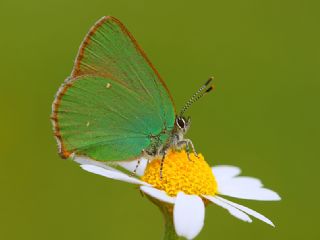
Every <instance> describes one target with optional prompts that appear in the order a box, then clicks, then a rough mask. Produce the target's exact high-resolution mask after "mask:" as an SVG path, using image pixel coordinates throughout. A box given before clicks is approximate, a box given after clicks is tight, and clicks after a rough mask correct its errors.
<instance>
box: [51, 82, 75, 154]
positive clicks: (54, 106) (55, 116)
mask: <svg viewBox="0 0 320 240" xmlns="http://www.w3.org/2000/svg"><path fill="white" fill-rule="evenodd" d="M72 84H73V83H72V81H70V79H69V78H67V79H66V80H65V81H64V83H63V84H62V85H61V86H60V87H59V90H58V92H57V93H56V96H55V99H54V101H53V103H52V113H51V117H50V118H51V122H52V126H53V132H54V136H55V138H56V141H57V144H58V153H59V155H60V156H61V157H62V158H64V159H66V158H69V157H70V156H71V155H72V152H69V151H68V150H67V149H66V148H65V146H64V144H63V141H62V136H61V132H60V126H59V120H58V108H59V106H60V103H61V99H62V97H63V95H64V94H65V93H66V91H67V90H68V88H69V87H71V86H72Z"/></svg>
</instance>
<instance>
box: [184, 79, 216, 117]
mask: <svg viewBox="0 0 320 240" xmlns="http://www.w3.org/2000/svg"><path fill="white" fill-rule="evenodd" d="M212 80H213V77H210V78H209V79H208V80H207V81H206V82H205V84H204V85H203V86H201V88H199V90H198V91H196V92H195V94H193V96H192V97H191V98H190V99H189V100H188V101H187V102H186V104H185V105H184V107H183V108H182V110H181V112H180V116H182V115H183V114H184V113H185V112H186V111H187V110H188V108H189V107H190V106H191V105H192V104H193V103H195V102H196V101H198V100H199V99H200V98H202V97H203V96H204V95H206V94H207V93H209V92H211V90H212V89H213V85H211V86H210V87H208V85H209V84H210V83H211V81H212ZM207 87H208V88H207ZM205 89H206V90H205ZM204 90H205V91H204Z"/></svg>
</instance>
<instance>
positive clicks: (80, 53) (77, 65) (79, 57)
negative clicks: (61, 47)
mask: <svg viewBox="0 0 320 240" xmlns="http://www.w3.org/2000/svg"><path fill="white" fill-rule="evenodd" d="M106 21H113V22H115V23H116V24H118V25H119V26H120V28H121V30H122V31H123V33H124V34H125V35H127V36H128V37H129V38H130V39H131V41H132V42H133V43H134V46H135V48H136V49H137V51H138V52H139V53H140V54H141V56H142V57H143V58H144V59H145V60H146V62H147V63H148V64H149V66H150V67H151V69H152V70H153V71H154V73H155V74H156V75H157V77H158V79H159V80H160V82H161V83H162V85H163V86H164V88H165V89H166V90H167V93H168V95H169V97H170V99H171V102H172V105H173V108H174V111H176V108H175V105H174V102H173V98H172V96H171V94H170V91H169V89H168V87H167V85H166V83H165V82H164V81H163V79H162V78H161V76H160V74H159V72H158V71H157V69H156V68H155V67H154V66H153V64H152V63H151V61H150V60H149V58H148V57H147V55H146V53H145V52H144V51H143V50H142V48H141V47H140V46H139V44H138V42H137V41H136V39H135V38H134V37H133V35H132V34H131V33H130V32H129V31H128V29H127V28H126V27H125V26H124V24H123V23H122V22H121V21H120V20H118V19H117V18H115V17H112V16H104V17H102V18H101V19H99V20H98V21H97V22H96V23H95V24H94V25H93V27H91V29H90V30H89V32H88V33H87V35H86V37H85V38H84V40H83V41H82V43H81V45H80V48H79V51H78V55H77V57H76V61H75V64H74V67H73V70H72V73H71V77H77V76H79V75H81V70H80V63H81V60H82V58H83V55H84V49H85V48H86V46H88V44H89V43H90V41H91V37H92V36H93V34H94V33H95V32H96V31H97V30H98V29H99V27H100V26H102V25H103V24H104V23H105V22H106Z"/></svg>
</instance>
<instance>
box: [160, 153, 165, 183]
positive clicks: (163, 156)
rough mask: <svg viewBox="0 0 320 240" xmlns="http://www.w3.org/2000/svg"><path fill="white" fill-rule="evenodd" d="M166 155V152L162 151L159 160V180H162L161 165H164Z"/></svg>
mask: <svg viewBox="0 0 320 240" xmlns="http://www.w3.org/2000/svg"><path fill="white" fill-rule="evenodd" d="M166 155H167V150H165V151H163V154H162V158H161V161H160V180H162V177H163V174H162V172H163V164H164V159H165V157H166Z"/></svg>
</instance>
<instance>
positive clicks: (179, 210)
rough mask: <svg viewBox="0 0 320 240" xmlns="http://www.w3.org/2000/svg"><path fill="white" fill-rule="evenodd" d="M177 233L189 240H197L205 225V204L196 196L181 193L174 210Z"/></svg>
mask: <svg viewBox="0 0 320 240" xmlns="http://www.w3.org/2000/svg"><path fill="white" fill-rule="evenodd" d="M173 220H174V226H175V230H176V233H177V234H178V235H179V236H182V237H185V238H187V239H193V238H195V237H196V236H197V235H198V234H199V233H200V231H201V229H202V227H203V223H204V204H203V201H202V199H201V198H200V197H198V196H196V195H186V194H184V193H183V192H179V193H178V195H177V198H176V203H175V205H174V209H173Z"/></svg>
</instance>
